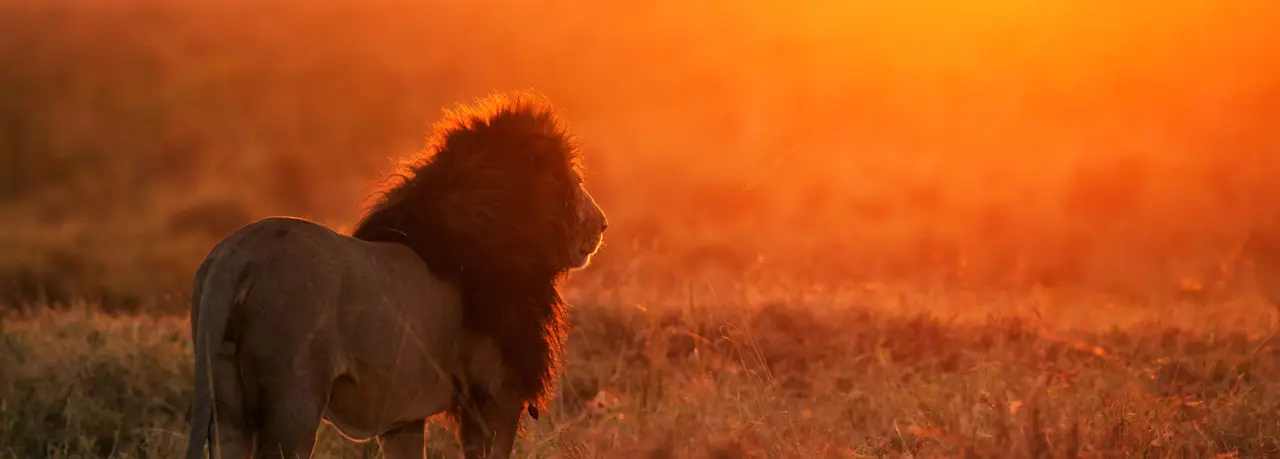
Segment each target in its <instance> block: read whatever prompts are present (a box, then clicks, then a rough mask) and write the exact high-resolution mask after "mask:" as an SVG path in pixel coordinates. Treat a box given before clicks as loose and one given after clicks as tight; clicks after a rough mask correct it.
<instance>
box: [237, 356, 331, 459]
mask: <svg viewBox="0 0 1280 459" xmlns="http://www.w3.org/2000/svg"><path fill="white" fill-rule="evenodd" d="M313 361H314V360H313ZM324 368H325V367H324V366H313V367H312V368H310V369H311V370H314V371H310V372H304V371H298V370H296V369H294V368H291V367H289V366H282V367H269V368H262V367H261V366H259V367H258V368H257V370H258V371H257V372H256V375H255V376H256V379H257V381H258V385H257V389H258V391H257V396H256V397H253V399H254V402H255V405H256V407H255V408H256V411H257V412H258V422H257V427H258V429H257V431H258V432H257V441H256V442H255V443H256V447H255V448H254V449H255V451H256V454H255V457H256V458H257V459H276V458H280V459H298V458H303V459H305V458H309V457H311V452H312V450H313V449H315V443H316V432H317V431H318V430H319V429H320V423H321V422H323V421H322V419H323V416H324V410H325V406H326V404H327V403H328V400H329V394H330V392H331V390H332V383H333V381H332V380H331V378H329V377H328V375H329V374H330V373H329V372H327V371H325V370H324Z"/></svg>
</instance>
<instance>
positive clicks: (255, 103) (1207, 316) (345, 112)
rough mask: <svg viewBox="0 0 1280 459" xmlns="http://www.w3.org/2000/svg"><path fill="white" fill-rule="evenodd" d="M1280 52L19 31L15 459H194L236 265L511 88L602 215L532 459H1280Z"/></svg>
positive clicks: (1257, 39) (571, 17) (366, 189)
mask: <svg viewBox="0 0 1280 459" xmlns="http://www.w3.org/2000/svg"><path fill="white" fill-rule="evenodd" d="M1277 18H1280V5H1277V6H1273V5H1271V4H1270V3H1267V2H1213V1H1209V0H1194V1H1184V2H1172V3H1170V2H1127V3H1123V4H1112V3H1107V2H1079V1H1067V0H1045V1H1040V2H1015V1H1009V0H980V1H975V2H969V3H965V2H947V1H940V0H935V1H925V0H908V1H898V2H890V1H866V2H855V1H844V2H837V1H824V2H800V3H791V4H788V3H785V2H772V3H770V2H760V1H756V2H730V1H720V0H715V1H704V2H675V1H667V0H660V1H657V2H640V3H634V4H626V3H618V4H616V5H615V4H611V3H608V2H586V1H577V0H551V1H542V2H532V1H516V0H483V1H477V2H463V1H452V0H450V1H441V2H407V1H385V2H371V3H359V2H350V3H347V2H336V1H324V2H315V3H311V2H300V1H299V2H289V1H267V2H247V1H239V0H236V1H229V2H213V1H194V0H178V1H169V2H152V1H143V0H109V1H99V2H25V1H21V0H16V1H15V0H0V458H80V457H109V458H148V457H177V456H178V455H179V454H180V452H181V450H182V448H183V447H184V446H185V444H186V435H187V434H186V432H187V428H188V427H187V426H188V423H189V422H190V410H191V406H190V403H191V402H190V400H191V385H192V369H191V366H192V356H191V343H190V331H189V330H190V328H189V326H190V323H189V322H188V317H187V314H188V311H189V309H188V302H189V300H190V295H191V283H192V276H193V274H194V271H195V269H196V266H197V265H198V264H199V263H200V262H201V260H202V259H203V258H204V256H205V255H206V254H208V253H209V251H210V249H212V248H213V246H214V244H216V243H217V242H218V241H219V240H221V239H222V238H223V237H225V236H226V235H227V234H229V233H231V232H232V231H234V230H235V229H236V228H238V227H240V226H241V225H244V224H246V223H249V222H252V221H254V220H257V219H260V218H263V217H267V216H272V215H290V216H297V217H302V218H307V219H311V220H315V221H318V222H321V223H324V224H325V225H328V226H330V227H332V228H335V229H338V230H342V231H345V230H349V229H350V228H351V226H352V225H353V224H354V223H355V222H356V221H357V219H358V218H359V217H360V216H361V215H362V214H363V212H364V209H365V206H366V205H367V204H368V202H369V200H370V199H371V198H372V197H374V196H375V195H374V193H375V191H376V190H378V189H379V185H380V184H381V183H382V181H383V180H385V179H387V177H388V176H389V174H390V173H392V172H394V171H395V167H396V165H397V163H398V162H399V161H401V160H404V159H408V158H411V157H413V155H415V154H417V152H420V151H421V150H422V149H423V148H424V146H425V145H424V142H425V139H426V138H427V135H428V134H429V132H428V131H427V129H428V128H429V127H430V124H431V123H432V122H434V121H435V120H437V119H439V118H440V116H441V114H442V113H443V112H442V110H443V109H445V108H449V107H452V106H454V104H457V103H466V102H470V101H472V100H474V99H475V98H477V97H481V96H485V95H487V94H489V93H491V92H494V91H507V90H531V91H536V92H538V93H540V94H542V95H544V96H545V97H546V98H548V99H549V100H550V101H552V102H553V103H554V104H555V105H556V107H557V108H558V109H559V110H560V112H561V113H560V115H561V116H562V118H563V120H564V121H565V122H566V123H567V124H568V126H569V127H570V128H571V129H572V130H573V131H574V132H575V133H577V135H578V138H579V140H580V142H581V145H582V153H583V155H584V166H585V170H586V183H587V187H589V188H590V190H591V193H592V194H593V195H594V197H595V200H596V201H597V202H598V203H599V205H600V207H601V208H603V209H604V211H605V212H606V213H607V214H608V216H609V229H608V232H607V233H606V235H605V236H604V246H603V247H602V248H601V249H600V251H599V253H598V254H597V255H596V256H595V258H594V260H593V262H592V264H591V266H589V267H588V268H586V269H584V270H582V271H579V272H575V273H574V274H573V276H572V278H571V280H570V281H569V282H568V284H567V287H566V290H565V293H566V297H567V299H568V301H569V303H570V304H571V308H570V315H571V317H572V324H573V327H574V328H573V331H572V332H571V333H570V335H569V338H568V340H567V342H566V352H567V356H566V360H565V364H564V370H563V372H562V375H561V378H562V379H561V384H560V394H559V396H558V397H557V398H556V400H555V401H554V402H553V403H552V408H553V409H551V410H549V411H550V412H549V413H545V414H543V416H542V417H541V418H540V419H539V420H537V421H536V422H535V421H532V420H529V419H526V424H525V426H526V428H527V429H528V432H527V433H526V435H525V436H524V437H522V438H521V439H518V440H517V446H516V457H574V458H579V457H582V458H586V457H639V458H647V457H653V458H667V457H690V458H695V457H696V458H702V457H717V458H720V457H769V458H784V457H960V456H963V457H1132V456H1142V457H1215V456H1216V457H1275V456H1277V455H1280V427H1278V426H1280V398H1278V397H1280V347H1278V345H1277V344H1276V341H1277V340H1273V339H1272V335H1273V331H1274V330H1276V329H1277V328H1280V326H1278V325H1277V320H1276V319H1275V318H1274V316H1276V315H1277V312H1276V310H1275V308H1276V307H1277V306H1280V304H1277V303H1273V302H1271V301H1275V302H1280V298H1275V299H1269V298H1268V297H1267V296H1266V294H1265V292H1267V291H1268V288H1267V287H1268V286H1272V285H1274V284H1277V283H1280V277H1276V275H1280V269H1277V270H1275V273H1273V276H1272V277H1266V276H1264V275H1263V274H1262V273H1263V270H1262V269H1258V270H1257V271H1258V274H1257V275H1255V274H1254V270H1253V269H1251V268H1254V267H1255V266H1262V265H1264V264H1265V263H1272V264H1275V263H1280V262H1278V261H1264V260H1262V259H1261V258H1259V257H1257V256H1241V255H1250V254H1249V253H1247V252H1248V251H1242V250H1241V247H1242V246H1243V245H1244V244H1245V241H1246V240H1247V238H1248V235H1249V234H1250V231H1251V230H1254V229H1256V228H1271V230H1272V231H1275V232H1276V237H1277V239H1275V240H1276V241H1280V191H1278V189H1277V185H1276V184H1277V183H1280V136H1278V135H1277V128H1278V127H1280V124H1278V123H1280V31H1278V30H1276V21H1277ZM1277 247H1280V245H1277ZM1242 252H1243V253H1242ZM1277 252H1280V250H1277ZM1254 255H1256V254H1254ZM1275 255H1276V256H1277V257H1280V253H1276V254H1275ZM1278 259H1280V258H1278ZM1277 266H1280V265H1277ZM1274 290H1275V288H1274V287H1271V291H1274ZM433 429H434V428H433ZM430 441H431V443H432V448H433V449H432V454H433V455H436V456H432V457H444V455H446V454H449V453H450V452H451V451H452V449H453V448H455V446H454V445H453V444H452V443H451V441H452V437H451V436H449V435H448V434H445V433H441V434H440V435H434V436H432V437H431V440H430ZM362 455H363V456H362ZM315 457H320V458H329V457H333V458H337V457H380V456H378V447H377V445H376V444H373V443H367V444H355V443H352V442H350V441H347V440H346V439H343V438H341V437H340V436H339V435H338V434H337V433H335V432H333V431H332V429H330V428H329V427H327V426H326V427H325V428H324V429H322V431H321V434H320V440H319V444H318V446H317V448H316V453H315Z"/></svg>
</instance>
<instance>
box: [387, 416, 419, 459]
mask: <svg viewBox="0 0 1280 459" xmlns="http://www.w3.org/2000/svg"><path fill="white" fill-rule="evenodd" d="M426 429H427V423H426V421H420V422H414V423H410V424H408V425H405V426H401V427H397V428H396V429H394V430H392V431H390V432H386V433H383V434H382V435H378V448H379V449H381V450H382V457H384V458H386V459H422V458H425V457H427V436H426V431H427V430H426Z"/></svg>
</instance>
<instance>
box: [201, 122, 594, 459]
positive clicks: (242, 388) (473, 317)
mask: <svg viewBox="0 0 1280 459" xmlns="http://www.w3.org/2000/svg"><path fill="white" fill-rule="evenodd" d="M489 102H490V103H491V106H490V107H488V108H489V110H488V111H483V110H481V111H476V110H470V111H465V112H463V113H459V114H455V116H454V118H452V119H449V120H446V122H445V123H443V124H442V125H441V126H439V127H438V128H437V131H438V132H437V134H436V135H437V138H436V139H435V140H434V142H433V143H432V144H431V145H429V149H430V150H432V151H430V152H429V153H430V155H428V156H426V157H425V159H422V160H420V161H418V162H416V163H413V164H411V165H410V169H409V171H408V172H406V173H405V174H404V180H403V181H402V182H400V183H398V184H397V185H395V186H394V187H392V188H390V189H388V190H387V191H386V192H385V195H384V199H383V201H382V202H380V203H379V204H377V205H375V207H374V208H373V209H372V210H371V212H370V213H369V215H368V216H366V218H365V219H364V221H362V222H361V224H360V225H359V226H358V227H357V228H356V229H355V231H354V232H353V234H352V235H351V236H347V235H342V234H338V233H336V232H334V231H332V230H330V229H328V228H326V227H324V226H322V225H319V224H316V223H312V222H309V221H305V220H301V219H295V218H281V217H274V218H267V219H264V220H259V221H257V222H254V223H251V224H249V225H246V226H245V227H243V228H241V229H239V230H237V231H236V232H234V233H232V234H231V235H230V236H228V237H227V238H226V239H224V240H223V241H222V242H220V243H219V244H218V245H217V246H216V247H215V248H214V249H213V250H212V251H211V252H210V254H209V255H208V256H207V257H206V259H205V260H204V262H203V263H202V264H201V266H200V268H199V269H198V270H197V272H196V275H195V279H194V286H193V294H192V303H191V307H192V310H191V317H192V337H193V339H194V341H195V356H196V397H195V408H194V422H193V426H192V436H191V442H190V443H189V447H188V458H189V459H195V458H199V457H200V456H201V454H202V453H203V451H202V450H203V449H204V446H203V445H204V444H205V440H206V439H207V438H210V437H212V440H213V441H212V442H211V443H212V444H213V445H214V447H215V449H214V453H216V454H218V456H217V457H223V458H230V457H235V458H245V457H250V456H251V455H252V456H253V457H258V458H266V457H288V458H293V457H309V455H310V453H311V450H312V447H313V446H314V441H315V433H316V429H317V428H318V427H319V424H320V422H322V421H328V422H329V423H331V424H333V425H334V426H335V427H337V428H338V430H340V431H341V432H343V434H345V435H347V436H348V437H350V438H352V439H356V440H366V439H370V438H377V440H378V441H379V444H380V445H381V446H382V448H383V452H384V454H385V455H386V456H387V457H389V458H409V457H423V454H424V451H423V448H424V436H423V435H424V425H425V424H424V423H425V422H426V421H427V420H428V419H429V418H431V417H433V416H435V415H437V414H440V413H446V414H447V415H448V416H449V417H450V418H452V419H454V421H455V422H456V424H457V429H458V437H459V440H460V442H461V443H462V446H463V450H464V451H465V452H466V454H467V456H468V457H507V456H508V455H509V454H510V452H511V449H512V444H513V442H514V438H515V436H516V434H517V431H518V429H519V418H520V414H521V413H522V412H523V411H524V410H525V409H526V407H529V411H530V413H531V414H532V413H536V410H535V408H536V407H537V406H539V405H540V404H542V403H543V402H544V401H545V399H546V398H547V397H548V395H549V392H550V387H551V385H552V384H554V377H555V374H554V372H555V366H556V364H557V362H558V360H559V355H560V342H561V340H562V339H563V336H564V334H565V332H566V330H567V328H566V327H567V326H566V325H565V322H564V320H563V315H564V313H565V311H564V304H563V302H562V300H561V299H560V296H559V291H558V288H559V286H560V283H561V282H562V281H563V280H564V278H565V275H566V274H567V273H568V271H569V270H571V269H574V268H578V267H581V266H585V264H586V263H587V262H588V260H589V259H590V256H591V254H592V253H593V252H594V251H595V250H596V248H597V247H598V246H599V244H600V235H601V233H602V232H603V231H604V228H605V226H606V225H607V223H606V222H605V220H604V214H603V212H601V211H600V209H599V207H597V206H596V205H595V203H594V201H592V200H591V198H590V195H589V194H587V193H586V190H585V189H582V188H581V183H580V182H581V178H580V176H579V175H578V174H579V173H578V170H577V166H576V158H577V156H576V150H575V149H574V146H573V145H572V144H571V143H570V141H569V137H568V134H567V133H566V132H564V131H563V129H561V128H560V127H559V125H558V124H557V123H556V121H555V119H554V118H553V117H552V116H551V115H550V111H549V110H548V109H547V107H545V106H542V105H538V104H536V103H533V102H531V101H529V100H527V99H523V98H521V99H516V100H515V101H511V102H510V103H508V101H507V100H506V99H494V100H491V101H489ZM210 429H212V431H211V430H210Z"/></svg>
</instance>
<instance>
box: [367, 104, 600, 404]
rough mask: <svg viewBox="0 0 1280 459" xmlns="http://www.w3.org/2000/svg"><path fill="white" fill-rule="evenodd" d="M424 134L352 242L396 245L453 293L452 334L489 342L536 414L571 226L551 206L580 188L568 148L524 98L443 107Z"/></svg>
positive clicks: (550, 117)
mask: <svg viewBox="0 0 1280 459" xmlns="http://www.w3.org/2000/svg"><path fill="white" fill-rule="evenodd" d="M431 131H432V135H431V137H430V138H429V139H428V142H427V149H426V151H425V152H424V155H423V156H421V157H420V158H417V159H415V160H413V161H411V162H409V163H408V164H407V165H406V166H405V167H404V170H403V171H402V172H401V173H399V174H397V175H396V177H398V180H394V181H393V182H392V184H391V185H390V186H389V187H388V188H387V189H386V190H385V191H383V192H382V193H381V195H382V199H381V200H380V201H379V202H377V203H375V204H374V205H373V207H372V209H371V211H370V212H369V213H368V214H367V215H366V216H365V217H364V219H363V220H362V221H361V222H360V223H359V224H358V225H357V226H356V228H355V229H354V231H353V232H352V236H354V237H356V238H358V239H363V240H367V241H386V242H398V243H402V244H405V245H408V246H409V247H411V248H412V249H413V250H414V252H416V253H417V254H418V255H419V256H421V257H422V258H423V260H425V261H426V263H427V266H428V267H429V268H430V269H431V271H432V272H434V273H435V274H436V275H438V276H441V277H443V278H446V279H450V280H453V281H456V282H459V283H460V285H461V286H462V292H463V302H464V309H463V323H464V324H465V326H466V327H467V328H468V329H469V330H471V331H473V332H476V333H478V334H481V335H483V336H488V337H490V338H492V339H494V340H495V341H496V342H497V343H498V348H499V350H500V352H501V353H502V356H503V360H504V363H505V365H506V367H507V368H508V369H509V370H510V371H511V372H512V373H513V375H512V376H514V378H515V379H516V381H515V383H516V384H517V386H518V387H519V389H518V391H519V393H520V395H521V396H522V397H523V398H525V399H526V400H528V401H529V402H530V403H533V404H535V405H536V406H541V405H542V404H543V403H544V402H545V399H546V397H547V394H548V393H550V392H551V388H552V387H553V385H554V384H555V371H556V365H557V362H558V361H559V358H560V355H561V350H562V348H561V344H562V342H563V339H564V336H565V334H566V333H567V331H568V330H567V329H568V324H567V322H566V320H565V316H566V313H565V303H564V300H563V299H562V298H561V296H560V293H559V289H558V287H559V286H560V284H561V283H562V281H563V280H564V278H565V274H566V272H567V270H566V269H565V268H564V267H565V266H566V264H567V262H566V260H565V259H564V257H565V255H564V252H563V249H562V248H563V247H565V246H566V245H567V244H569V241H570V240H571V239H572V238H573V236H574V234H573V230H572V225H573V224H574V218H575V215H574V214H573V212H572V211H571V210H570V209H567V208H565V207H564V206H563V205H562V203H564V202H568V200H569V199H570V194H571V193H572V192H573V190H574V189H575V187H577V186H578V185H579V184H580V183H581V181H582V176H581V172H580V170H581V166H580V160H579V158H580V155H579V153H578V145H577V142H576V140H575V139H574V138H573V136H572V135H571V134H570V133H569V131H568V130H567V129H566V128H565V127H564V126H563V125H561V124H560V122H559V121H558V119H557V118H556V116H555V115H554V113H553V110H552V108H551V106H550V105H549V104H547V103H545V101H543V100H541V99H539V98H537V97H534V96H531V95H528V94H516V95H514V96H504V95H497V96H491V97H490V98H487V99H482V100H480V101H479V102H478V103H477V104H474V105H472V106H462V107H458V108H455V109H454V110H451V111H448V112H447V114H446V116H445V117H444V118H443V119H442V120H441V121H439V122H437V123H436V124H435V125H434V127H433V129H432V130H431Z"/></svg>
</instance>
